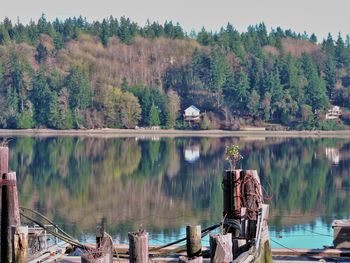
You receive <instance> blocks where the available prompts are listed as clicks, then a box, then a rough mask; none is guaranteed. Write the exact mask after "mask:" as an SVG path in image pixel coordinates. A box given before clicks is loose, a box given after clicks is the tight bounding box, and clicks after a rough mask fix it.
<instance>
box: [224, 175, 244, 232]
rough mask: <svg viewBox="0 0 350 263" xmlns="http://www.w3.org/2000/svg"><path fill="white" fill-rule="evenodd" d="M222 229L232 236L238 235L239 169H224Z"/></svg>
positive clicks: (239, 216)
mask: <svg viewBox="0 0 350 263" xmlns="http://www.w3.org/2000/svg"><path fill="white" fill-rule="evenodd" d="M223 195H224V196H223V197H224V198H223V200H224V207H223V209H224V211H223V217H224V218H225V220H224V230H225V233H232V237H233V238H235V237H239V235H240V218H241V206H242V204H241V170H233V171H230V170H229V171H225V173H224V178H223Z"/></svg>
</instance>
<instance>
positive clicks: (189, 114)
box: [184, 105, 201, 121]
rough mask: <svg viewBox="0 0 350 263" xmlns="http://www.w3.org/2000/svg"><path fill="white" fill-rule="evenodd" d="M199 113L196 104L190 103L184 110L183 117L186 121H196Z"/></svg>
mask: <svg viewBox="0 0 350 263" xmlns="http://www.w3.org/2000/svg"><path fill="white" fill-rule="evenodd" d="M200 113H201V111H200V110H199V109H198V108H197V107H196V106H193V105H191V106H190V107H188V108H187V109H186V110H185V114H184V118H185V120H186V121H197V120H199V119H200Z"/></svg>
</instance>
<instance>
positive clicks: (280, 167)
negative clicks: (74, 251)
mask: <svg viewBox="0 0 350 263" xmlns="http://www.w3.org/2000/svg"><path fill="white" fill-rule="evenodd" d="M233 143H236V144H239V145H240V148H241V149H242V152H243V156H244V157H245V158H244V160H243V162H242V163H241V164H240V165H241V166H242V167H244V168H249V169H257V170H258V171H259V174H260V176H261V177H262V183H263V185H264V188H265V190H266V195H272V196H273V199H272V201H271V216H270V221H269V225H270V227H271V231H272V232H271V233H272V236H274V234H275V233H277V234H276V235H275V237H276V236H278V233H289V236H293V233H294V234H295V235H294V236H295V237H294V239H293V240H295V238H296V236H298V235H301V234H298V235H297V233H299V232H298V231H299V230H298V229H307V228H310V229H312V228H313V227H319V226H320V225H321V226H324V227H323V228H324V229H327V228H329V225H330V224H331V222H332V220H333V218H344V217H347V216H348V215H349V213H350V198H349V197H350V196H349V193H350V191H349V189H350V188H349V186H350V141H349V140H345V139H281V138H279V139H277V138H276V139H266V140H244V139H239V138H175V139H174V138H156V139H154V140H149V139H146V138H136V139H135V138H123V139H122V138H111V139H107V138H89V137H52V138H33V137H21V138H17V139H16V141H15V142H13V143H11V163H10V165H11V168H12V169H13V170H14V171H17V173H18V182H19V190H20V203H21V205H23V206H27V207H31V208H35V209H37V210H39V211H41V212H43V213H45V214H46V215H47V216H48V217H50V218H52V219H53V220H54V221H55V222H58V223H59V224H61V225H62V226H63V227H64V228H65V229H66V230H67V231H69V232H70V233H72V234H73V235H75V236H79V237H80V238H81V239H82V240H84V239H85V240H86V239H89V238H91V237H92V235H93V233H94V229H95V226H96V224H98V223H99V222H100V220H101V218H103V217H105V218H106V219H107V224H108V231H109V232H110V233H112V235H113V236H114V237H115V238H116V239H117V240H118V241H119V242H125V240H126V238H127V232H128V231H133V230H136V229H138V228H139V227H140V225H142V227H144V228H146V229H147V230H148V231H150V232H151V233H152V235H151V236H153V237H154V240H153V243H157V242H158V241H159V242H166V241H168V240H171V239H176V238H178V237H180V236H182V235H183V229H184V228H183V227H184V226H185V225H186V224H188V223H200V224H202V225H203V226H208V225H210V224H212V223H216V222H218V221H220V219H221V213H222V190H221V176H222V171H223V170H224V169H225V168H227V165H226V163H225V157H224V151H225V146H226V145H230V144H233ZM327 149H328V150H327ZM329 149H331V150H329ZM189 153H190V154H189ZM338 157H339V158H338ZM332 164H337V165H332ZM283 236H284V237H285V238H284V239H281V240H283V242H284V243H283V242H282V241H281V243H283V244H284V245H291V246H293V244H294V243H295V241H288V240H292V239H288V235H285V234H283ZM315 238H317V236H315ZM157 240H158V241H157ZM301 240H302V239H301ZM329 240H330V241H331V238H330V239H329ZM330 241H329V242H330ZM159 242H158V243H159ZM293 242H294V243H293ZM296 244H297V243H296ZM328 245H330V244H328ZM299 246H301V245H300V243H299ZM307 246H308V247H310V243H308V244H307Z"/></svg>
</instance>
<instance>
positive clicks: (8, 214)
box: [1, 172, 20, 262]
mask: <svg viewBox="0 0 350 263" xmlns="http://www.w3.org/2000/svg"><path fill="white" fill-rule="evenodd" d="M1 184H2V193H1V195H2V198H1V208H2V211H1V261H2V262H11V256H12V253H11V228H10V227H11V226H19V225H20V216H19V205H18V193H17V185H16V173H15V172H11V173H5V174H3V175H2V180H1Z"/></svg>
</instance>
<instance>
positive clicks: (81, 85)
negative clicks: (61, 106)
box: [65, 66, 91, 110]
mask: <svg viewBox="0 0 350 263" xmlns="http://www.w3.org/2000/svg"><path fill="white" fill-rule="evenodd" d="M65 86H66V88H67V90H68V92H69V94H70V96H69V104H70V108H71V109H73V110H74V109H80V110H85V109H87V108H88V107H89V106H90V102H91V87H90V83H89V78H88V75H87V72H86V70H84V69H83V68H82V67H80V66H73V67H72V68H71V70H70V72H69V75H68V76H67V78H66V80H65Z"/></svg>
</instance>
